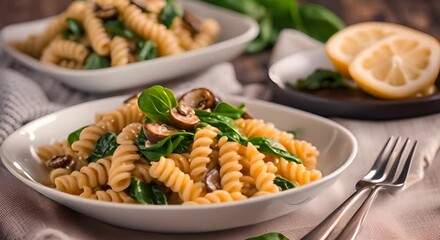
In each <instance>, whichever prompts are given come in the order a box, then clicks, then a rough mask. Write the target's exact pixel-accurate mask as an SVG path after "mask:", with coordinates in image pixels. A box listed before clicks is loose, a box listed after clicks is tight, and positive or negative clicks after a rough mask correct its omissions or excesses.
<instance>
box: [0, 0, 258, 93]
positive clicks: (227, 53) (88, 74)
mask: <svg viewBox="0 0 440 240" xmlns="http://www.w3.org/2000/svg"><path fill="white" fill-rule="evenodd" d="M180 2H181V3H182V5H183V7H184V8H185V9H188V10H189V11H191V12H193V13H195V14H196V15H198V16H201V17H203V18H207V17H209V18H214V19H216V20H217V21H218V22H219V24H220V31H221V33H220V39H219V41H218V42H217V43H215V44H213V45H211V46H208V47H205V48H202V49H198V50H193V51H189V52H186V53H183V54H180V55H177V56H169V57H161V58H157V59H153V60H149V61H144V62H138V63H132V64H129V65H127V66H123V67H114V68H106V69H98V70H69V69H64V68H61V67H56V66H51V65H46V64H42V63H41V62H39V61H38V60H37V59H34V58H32V57H30V56H27V55H26V54H23V53H21V52H19V51H17V50H15V49H13V48H11V47H9V45H8V43H9V42H11V41H14V40H22V39H25V38H26V37H27V36H29V35H31V34H38V33H41V32H43V31H44V28H45V26H46V25H47V24H48V23H49V21H50V18H49V19H43V20H38V21H32V22H26V23H19V24H13V25H10V26H8V27H6V28H4V29H3V30H2V31H1V32H0V43H1V44H2V46H3V47H4V49H5V50H6V52H7V53H8V54H9V55H10V56H12V58H14V59H15V60H17V61H19V62H21V63H23V64H25V65H27V66H28V67H30V68H32V69H34V70H36V71H40V72H44V73H45V74H47V75H49V76H51V77H53V78H55V79H57V80H59V81H61V82H63V83H64V84H66V85H68V86H71V87H72V88H75V89H78V90H81V91H84V92H91V93H105V92H114V91H117V90H123V89H130V88H134V87H138V86H146V85H148V84H151V83H157V82H160V81H163V80H166V79H170V78H173V77H178V76H181V75H185V74H190V73H192V72H195V71H198V70H202V69H206V68H208V67H209V66H211V65H213V64H216V63H219V62H223V61H228V60H230V59H232V58H234V57H236V56H238V55H240V54H241V53H242V52H243V50H244V48H245V46H246V44H247V43H249V42H250V41H252V40H253V39H254V38H255V37H256V36H257V35H258V31H259V28H258V24H257V23H256V22H255V21H254V20H253V19H251V18H249V17H246V16H244V15H240V14H237V13H234V12H231V11H228V10H224V9H222V8H218V7H215V6H212V5H209V4H206V3H202V2H199V1H190V0H186V1H180Z"/></svg>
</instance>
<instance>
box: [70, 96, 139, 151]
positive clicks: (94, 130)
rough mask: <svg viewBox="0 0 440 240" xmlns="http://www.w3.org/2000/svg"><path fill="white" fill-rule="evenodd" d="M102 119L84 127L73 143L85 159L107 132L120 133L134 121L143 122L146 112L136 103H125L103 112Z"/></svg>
mask: <svg viewBox="0 0 440 240" xmlns="http://www.w3.org/2000/svg"><path fill="white" fill-rule="evenodd" d="M100 118H101V119H100V120H99V121H98V122H97V123H96V124H94V125H91V126H88V127H86V128H84V129H83V130H82V131H81V133H80V135H79V140H78V141H75V142H74V143H73V144H72V149H73V150H74V151H77V152H78V155H79V156H80V157H82V158H83V159H85V158H87V157H88V156H90V155H91V154H92V151H93V148H94V147H95V144H96V142H97V141H98V139H99V138H100V137H101V136H102V135H103V134H104V133H106V132H116V133H119V132H121V131H122V129H123V128H124V127H125V126H126V125H128V124H130V123H133V122H142V120H143V119H144V114H143V113H142V112H141V111H140V110H139V108H138V106H137V105H135V104H124V105H123V106H121V107H119V108H118V109H116V110H115V111H112V112H109V113H105V114H102V115H101V117H100Z"/></svg>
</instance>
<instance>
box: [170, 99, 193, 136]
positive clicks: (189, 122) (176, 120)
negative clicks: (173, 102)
mask: <svg viewBox="0 0 440 240" xmlns="http://www.w3.org/2000/svg"><path fill="white" fill-rule="evenodd" d="M170 121H171V124H172V125H173V126H175V127H177V128H180V129H185V130H188V131H191V130H193V129H195V128H196V127H197V125H198V124H199V123H200V119H199V117H197V115H196V114H195V112H194V109H192V108H191V107H188V106H186V105H185V104H179V106H177V107H175V108H173V109H171V110H170Z"/></svg>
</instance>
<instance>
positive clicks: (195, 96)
mask: <svg viewBox="0 0 440 240" xmlns="http://www.w3.org/2000/svg"><path fill="white" fill-rule="evenodd" d="M218 102H219V99H218V98H217V97H216V96H215V95H214V94H213V93H212V92H211V91H209V90H208V89H206V88H195V89H193V90H191V91H189V92H187V93H185V94H184V95H183V96H182V97H181V98H180V99H179V104H185V105H186V106H189V107H191V108H193V109H200V110H205V109H213V108H214V107H215V106H216V105H217V103H218Z"/></svg>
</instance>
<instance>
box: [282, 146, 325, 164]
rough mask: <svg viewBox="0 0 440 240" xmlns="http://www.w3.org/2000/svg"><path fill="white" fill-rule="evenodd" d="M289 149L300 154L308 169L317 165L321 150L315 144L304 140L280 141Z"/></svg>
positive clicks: (297, 154)
mask: <svg viewBox="0 0 440 240" xmlns="http://www.w3.org/2000/svg"><path fill="white" fill-rule="evenodd" d="M280 143H281V144H282V145H283V146H285V148H286V149H287V151H289V152H290V153H292V154H295V155H296V156H298V157H299V158H300V159H301V161H302V163H303V164H304V166H305V167H306V168H307V169H313V168H315V167H316V163H317V158H318V156H319V151H318V150H317V149H316V147H315V146H313V145H312V144H310V143H309V142H306V141H303V140H297V139H294V140H291V141H285V142H284V141H280Z"/></svg>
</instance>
